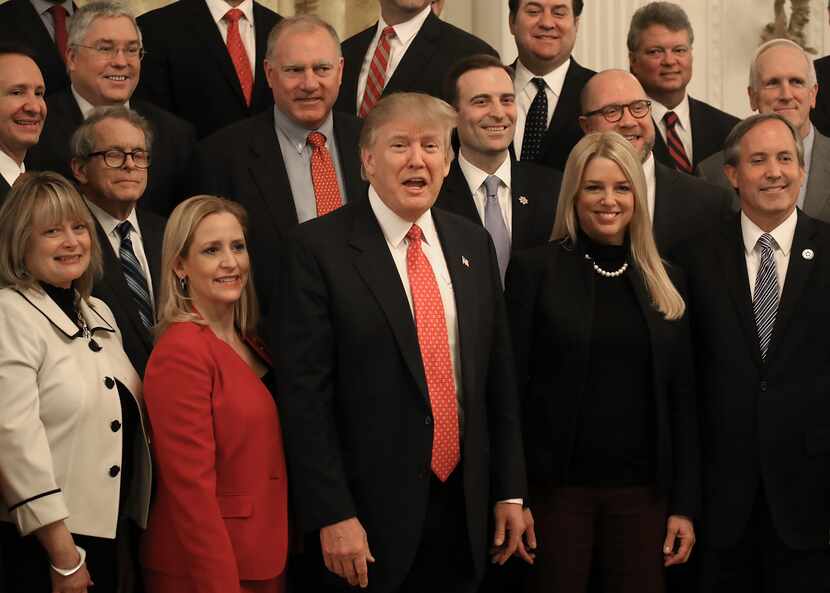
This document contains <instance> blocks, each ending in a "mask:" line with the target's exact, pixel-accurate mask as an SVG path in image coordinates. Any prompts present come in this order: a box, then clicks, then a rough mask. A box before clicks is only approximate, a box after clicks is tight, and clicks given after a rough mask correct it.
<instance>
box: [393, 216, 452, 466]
mask: <svg viewBox="0 0 830 593" xmlns="http://www.w3.org/2000/svg"><path fill="white" fill-rule="evenodd" d="M422 237H423V233H422V231H421V229H420V227H418V225H416V224H413V225H412V228H411V229H409V232H408V233H407V234H406V238H407V239H408V240H409V245H408V246H407V248H406V271H407V274H409V288H410V290H411V291H412V308H413V309H414V310H415V328H416V329H417V331H418V345H419V346H420V347H421V360H422V361H423V364H424V375H426V379H427V391H428V392H429V403H430V406H431V408H432V418H433V424H434V426H433V432H432V471H433V472H434V473H435V475H436V476H437V477H438V479H439V480H441V481H442V482H445V481H446V480H447V478H448V477H449V476H450V474H451V473H452V471H453V470H454V469H455V466H456V465H458V460H459V459H460V457H461V450H460V445H459V436H458V409H457V408H456V406H457V405H458V404H457V398H456V393H455V380H454V379H453V374H452V361H451V360H450V342H449V338H448V337H447V320H446V318H445V317H444V305H443V303H442V302H441V293H440V291H439V290H438V283H437V282H436V281H435V274H433V272H432V267H431V266H430V265H429V260H428V259H427V257H426V255H424V252H423V251H421V239H422Z"/></svg>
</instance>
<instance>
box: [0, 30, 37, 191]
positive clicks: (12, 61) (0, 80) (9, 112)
mask: <svg viewBox="0 0 830 593" xmlns="http://www.w3.org/2000/svg"><path fill="white" fill-rule="evenodd" d="M44 93H45V87H44V84H43V76H42V75H41V73H40V69H39V68H38V67H37V64H36V63H35V60H34V58H33V57H32V55H30V54H29V53H28V51H27V50H25V49H23V48H22V47H17V46H14V45H0V204H2V202H3V198H5V197H6V193H7V192H8V191H9V189H11V186H12V184H13V183H14V182H15V180H16V179H17V178H18V176H20V174H21V173H23V172H24V171H25V170H26V166H25V164H24V159H25V158H26V153H27V152H28V150H29V149H30V148H31V147H32V146H35V145H36V144H37V143H38V140H39V139H40V134H41V132H42V131H43V122H44V121H45V120H46V102H45V101H44V99H43V95H44Z"/></svg>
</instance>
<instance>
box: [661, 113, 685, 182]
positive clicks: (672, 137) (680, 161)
mask: <svg viewBox="0 0 830 593" xmlns="http://www.w3.org/2000/svg"><path fill="white" fill-rule="evenodd" d="M663 121H664V122H665V123H666V146H667V147H668V149H669V154H670V155H671V158H672V159H673V160H674V165H675V167H676V168H677V170H678V171H683V172H684V173H689V174H691V172H692V163H691V162H689V157H688V156H686V150H685V149H684V148H683V143H682V142H681V141H680V136H678V135H677V130H676V129H675V126H676V125H677V122H678V121H679V120H678V117H677V114H676V113H675V112H674V111H668V112H666V115H664V116H663Z"/></svg>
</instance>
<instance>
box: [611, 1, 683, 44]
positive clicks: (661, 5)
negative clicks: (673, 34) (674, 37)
mask: <svg viewBox="0 0 830 593" xmlns="http://www.w3.org/2000/svg"><path fill="white" fill-rule="evenodd" d="M652 25H663V26H664V27H665V28H666V29H668V30H669V31H686V32H687V33H688V34H689V46H692V45H694V42H695V32H694V30H693V29H692V23H691V22H689V17H688V16H687V15H686V11H684V10H683V9H682V8H680V6H678V5H677V4H674V3H672V2H651V3H650V4H646V5H645V6H642V7H640V8H638V9H637V11H636V12H635V13H634V14H633V15H632V17H631V24H630V25H629V26H628V38H627V39H626V45H628V51H630V52H635V51H637V49H639V47H640V35H642V34H643V31H645V30H646V29H648V28H649V27H651V26H652Z"/></svg>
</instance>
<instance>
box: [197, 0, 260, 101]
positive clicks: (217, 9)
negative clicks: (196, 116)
mask: <svg viewBox="0 0 830 593" xmlns="http://www.w3.org/2000/svg"><path fill="white" fill-rule="evenodd" d="M205 3H206V4H207V7H208V10H210V16H211V17H213V22H214V23H216V26H217V27H218V28H219V34H220V35H222V41H224V42H225V44H226V45H227V43H228V23H227V21H225V19H224V16H225V15H226V14H227V13H228V11H229V10H230V9H231V8H233V7H232V6H230V5H229V4H228V3H227V2H225V0H205ZM236 8H238V9H239V10H241V11H242V15H243V17H242V18H241V19H239V36H240V37H241V38H242V45H243V46H244V47H245V53H246V54H248V61H249V62H250V63H251V72H256V66H255V65H256V29H255V28H254V0H243V1H242V2H241V3H240V4H239V6H237V7H236ZM207 99H208V100H210V99H209V98H207Z"/></svg>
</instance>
